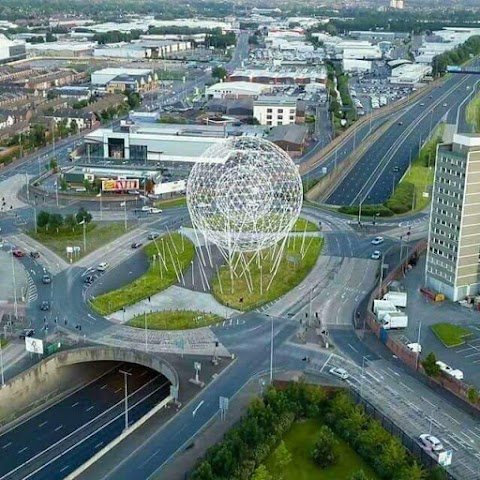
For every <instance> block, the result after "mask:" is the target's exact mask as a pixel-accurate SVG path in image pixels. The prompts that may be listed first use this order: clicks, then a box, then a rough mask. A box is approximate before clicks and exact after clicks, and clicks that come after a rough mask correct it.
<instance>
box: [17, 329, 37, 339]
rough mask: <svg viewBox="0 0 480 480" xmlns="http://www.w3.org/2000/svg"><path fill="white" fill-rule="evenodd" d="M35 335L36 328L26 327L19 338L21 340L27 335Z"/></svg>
mask: <svg viewBox="0 0 480 480" xmlns="http://www.w3.org/2000/svg"><path fill="white" fill-rule="evenodd" d="M33 335H35V330H34V329H33V328H24V329H23V330H22V331H21V332H20V335H19V336H18V338H20V340H25V338H26V337H33Z"/></svg>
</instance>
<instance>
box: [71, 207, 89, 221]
mask: <svg viewBox="0 0 480 480" xmlns="http://www.w3.org/2000/svg"><path fill="white" fill-rule="evenodd" d="M75 218H76V219H77V223H81V222H85V223H90V222H91V221H92V215H91V213H89V212H87V210H85V209H84V208H83V207H81V208H80V209H79V210H78V212H77V214H76V215H75Z"/></svg>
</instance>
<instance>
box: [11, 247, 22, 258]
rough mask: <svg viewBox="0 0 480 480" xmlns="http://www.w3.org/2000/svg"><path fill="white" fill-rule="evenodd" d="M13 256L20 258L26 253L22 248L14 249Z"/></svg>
mask: <svg viewBox="0 0 480 480" xmlns="http://www.w3.org/2000/svg"><path fill="white" fill-rule="evenodd" d="M12 253H13V256H14V257H17V258H20V257H24V256H25V253H23V252H22V251H21V250H18V249H17V250H14V251H13V252H12Z"/></svg>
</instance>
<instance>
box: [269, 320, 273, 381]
mask: <svg viewBox="0 0 480 480" xmlns="http://www.w3.org/2000/svg"><path fill="white" fill-rule="evenodd" d="M269 317H270V318H271V319H272V333H271V338H270V383H273V316H272V315H269Z"/></svg>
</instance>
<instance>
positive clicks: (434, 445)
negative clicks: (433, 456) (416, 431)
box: [418, 433, 444, 452]
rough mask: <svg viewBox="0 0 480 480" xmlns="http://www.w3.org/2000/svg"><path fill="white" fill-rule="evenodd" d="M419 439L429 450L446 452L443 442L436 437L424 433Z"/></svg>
mask: <svg viewBox="0 0 480 480" xmlns="http://www.w3.org/2000/svg"><path fill="white" fill-rule="evenodd" d="M418 438H419V440H420V443H421V444H422V445H423V446H424V447H425V448H427V449H428V450H432V451H434V452H438V451H440V450H444V448H443V444H442V442H441V441H440V440H439V439H438V438H437V437H435V436H434V435H430V434H428V433H422V435H420V436H419V437H418Z"/></svg>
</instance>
